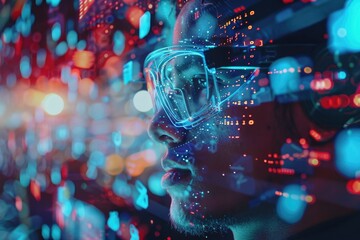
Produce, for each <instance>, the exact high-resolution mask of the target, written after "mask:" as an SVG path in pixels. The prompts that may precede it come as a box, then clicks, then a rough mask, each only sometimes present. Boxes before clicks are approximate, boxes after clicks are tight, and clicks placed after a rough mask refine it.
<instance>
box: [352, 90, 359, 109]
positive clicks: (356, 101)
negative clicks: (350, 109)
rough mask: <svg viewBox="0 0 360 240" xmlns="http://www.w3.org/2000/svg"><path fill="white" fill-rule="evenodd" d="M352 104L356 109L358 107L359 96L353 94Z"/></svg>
mask: <svg viewBox="0 0 360 240" xmlns="http://www.w3.org/2000/svg"><path fill="white" fill-rule="evenodd" d="M353 103H354V104H355V106H356V107H360V94H359V93H358V94H355V95H354V98H353Z"/></svg>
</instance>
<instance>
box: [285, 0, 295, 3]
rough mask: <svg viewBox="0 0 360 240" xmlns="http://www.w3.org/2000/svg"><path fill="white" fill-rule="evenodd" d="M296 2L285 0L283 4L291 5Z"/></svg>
mask: <svg viewBox="0 0 360 240" xmlns="http://www.w3.org/2000/svg"><path fill="white" fill-rule="evenodd" d="M293 2H294V0H283V3H285V4H289V3H293Z"/></svg>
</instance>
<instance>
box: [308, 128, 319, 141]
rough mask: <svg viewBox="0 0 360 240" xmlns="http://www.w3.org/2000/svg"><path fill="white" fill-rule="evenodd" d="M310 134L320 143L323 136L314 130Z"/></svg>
mask: <svg viewBox="0 0 360 240" xmlns="http://www.w3.org/2000/svg"><path fill="white" fill-rule="evenodd" d="M309 133H310V136H311V137H313V138H314V139H315V140H316V141H320V140H321V139H322V137H321V135H320V134H319V133H318V132H317V131H316V130H314V129H311V130H310V132H309Z"/></svg>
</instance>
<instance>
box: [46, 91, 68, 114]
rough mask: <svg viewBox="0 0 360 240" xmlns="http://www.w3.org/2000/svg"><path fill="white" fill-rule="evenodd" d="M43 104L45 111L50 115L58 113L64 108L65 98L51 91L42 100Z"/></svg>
mask: <svg viewBox="0 0 360 240" xmlns="http://www.w3.org/2000/svg"><path fill="white" fill-rule="evenodd" d="M41 106H42V108H43V109H44V111H45V112H47V113H48V114H50V115H53V116H55V115H58V114H60V113H61V112H62V111H63V110H64V106H65V104H64V100H63V99H62V98H61V97H60V96H59V95H57V94H55V93H50V94H48V95H46V96H45V98H44V100H43V101H42V102H41Z"/></svg>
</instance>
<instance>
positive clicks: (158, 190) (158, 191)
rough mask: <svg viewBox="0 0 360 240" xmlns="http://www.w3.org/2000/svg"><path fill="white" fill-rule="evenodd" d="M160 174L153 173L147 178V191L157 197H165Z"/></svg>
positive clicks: (161, 174)
mask: <svg viewBox="0 0 360 240" xmlns="http://www.w3.org/2000/svg"><path fill="white" fill-rule="evenodd" d="M162 176H163V173H162V172H158V173H154V174H153V175H151V176H150V177H149V180H148V186H149V190H150V191H151V192H152V193H153V194H155V195H157V196H165V195H166V191H165V189H163V188H162V187H161V178H162Z"/></svg>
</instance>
